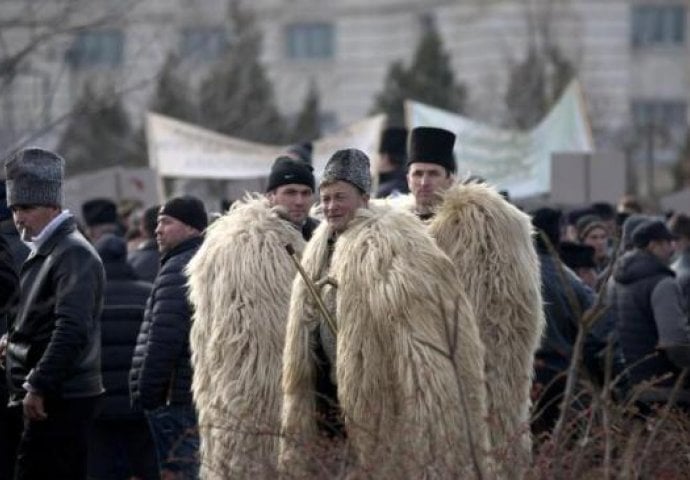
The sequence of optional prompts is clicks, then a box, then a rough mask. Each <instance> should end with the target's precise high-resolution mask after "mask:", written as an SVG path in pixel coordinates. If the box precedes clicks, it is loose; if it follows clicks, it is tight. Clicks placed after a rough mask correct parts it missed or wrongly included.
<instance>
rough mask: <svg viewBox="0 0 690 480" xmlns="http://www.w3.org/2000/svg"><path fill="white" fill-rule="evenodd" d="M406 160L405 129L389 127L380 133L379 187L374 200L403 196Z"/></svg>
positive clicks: (407, 188) (405, 185)
mask: <svg viewBox="0 0 690 480" xmlns="http://www.w3.org/2000/svg"><path fill="white" fill-rule="evenodd" d="M406 158H407V129H405V128H400V127H390V128H387V129H385V130H384V131H383V133H381V143H380V144H379V161H378V174H379V186H378V190H377V191H376V198H385V197H389V196H391V195H399V194H405V193H408V192H409V191H410V189H409V187H408V186H407V178H406V173H405V160H406Z"/></svg>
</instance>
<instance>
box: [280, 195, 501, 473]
mask: <svg viewBox="0 0 690 480" xmlns="http://www.w3.org/2000/svg"><path fill="white" fill-rule="evenodd" d="M330 235H331V232H330V231H329V230H328V225H327V224H326V223H322V224H321V226H320V227H319V229H318V230H317V231H316V232H315V234H314V237H313V238H312V240H311V241H310V242H309V244H308V245H307V247H306V250H305V253H304V255H303V262H302V263H303V265H304V267H305V269H306V271H307V273H308V274H309V275H311V276H312V278H314V279H315V280H319V279H323V278H324V277H329V278H331V279H332V280H334V281H335V283H336V285H337V287H336V295H335V306H336V307H335V316H336V319H337V320H336V321H337V324H338V333H337V340H336V364H335V377H336V380H337V388H338V402H339V404H340V408H341V410H342V413H343V419H344V423H345V428H346V432H347V444H348V445H347V446H348V447H349V451H350V452H351V454H352V456H353V457H354V462H355V465H356V466H355V467H354V469H355V471H354V475H355V476H357V472H359V474H362V475H365V476H371V477H374V478H382V477H385V478H415V479H416V478H439V477H440V478H467V477H468V476H473V473H474V469H475V468H483V467H482V465H483V455H484V452H485V451H486V449H487V448H488V436H487V432H486V423H485V415H486V399H485V394H486V392H485V386H484V376H483V372H484V364H483V357H484V351H483V346H482V343H481V340H480V338H479V332H478V330H477V326H476V322H475V318H474V313H473V311H472V308H471V306H470V304H469V302H468V301H467V299H466V297H465V295H464V294H463V293H462V290H461V289H459V287H458V279H457V276H456V273H455V269H454V267H453V265H452V263H451V262H450V260H449V259H448V257H447V256H446V255H445V254H444V253H443V252H442V251H441V250H440V249H439V248H438V247H437V245H436V244H435V242H434V240H433V239H432V238H431V237H430V236H429V235H428V234H427V233H426V232H425V229H424V227H423V225H422V224H421V223H420V222H419V220H418V219H417V218H416V217H414V216H413V215H412V214H410V213H407V212H402V211H393V210H391V209H390V208H389V207H375V208H374V207H372V209H360V210H359V211H358V212H357V214H356V217H355V218H354V219H353V221H352V222H351V223H350V225H349V226H348V229H347V230H346V231H345V232H343V233H342V234H340V236H339V237H338V239H337V241H336V243H335V246H334V250H333V254H332V258H331V261H330V265H329V262H328V239H329V236H330ZM320 321H321V320H320V316H319V314H318V312H317V311H316V310H315V308H314V305H313V301H312V299H311V298H310V297H309V296H308V294H307V290H306V286H305V284H304V282H303V280H302V279H301V278H299V277H297V278H296V279H295V283H294V285H293V290H292V297H291V300H290V314H289V320H288V327H287V336H286V344H285V354H284V358H283V392H284V399H283V417H282V422H283V434H284V438H283V439H282V443H281V468H282V469H283V472H284V473H286V474H287V475H289V476H293V475H295V476H297V477H299V478H301V477H302V476H303V475H309V474H311V475H315V476H319V477H322V476H324V475H326V474H327V473H326V472H323V471H319V469H318V467H317V465H319V463H320V462H319V461H317V459H315V458H314V457H313V455H311V450H310V448H311V446H313V445H315V444H317V443H318V439H317V437H318V431H317V422H316V418H315V406H316V398H315V392H314V385H315V375H316V371H315V370H316V366H315V363H314V361H315V359H314V355H313V348H314V346H313V345H312V344H310V342H311V341H312V339H313V336H312V332H313V331H314V330H315V329H318V328H319V322H320ZM475 462H476V463H475Z"/></svg>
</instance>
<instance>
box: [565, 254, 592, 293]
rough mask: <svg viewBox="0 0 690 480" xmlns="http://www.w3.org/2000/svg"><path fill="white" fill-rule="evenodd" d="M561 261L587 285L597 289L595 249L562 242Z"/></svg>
mask: <svg viewBox="0 0 690 480" xmlns="http://www.w3.org/2000/svg"><path fill="white" fill-rule="evenodd" d="M560 254H561V260H563V263H565V264H566V265H567V266H568V267H569V268H570V269H571V270H572V271H573V272H575V274H576V275H577V276H578V277H580V280H582V281H583V282H584V283H585V285H587V286H588V287H589V288H591V289H593V290H594V289H596V285H597V263H596V262H595V261H594V247H591V246H589V245H581V244H579V243H574V242H562V243H561V247H560Z"/></svg>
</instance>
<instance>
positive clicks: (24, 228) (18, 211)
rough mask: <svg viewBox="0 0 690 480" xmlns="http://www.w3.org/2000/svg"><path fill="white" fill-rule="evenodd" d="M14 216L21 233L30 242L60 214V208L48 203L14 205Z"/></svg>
mask: <svg viewBox="0 0 690 480" xmlns="http://www.w3.org/2000/svg"><path fill="white" fill-rule="evenodd" d="M10 209H11V210H12V218H13V219H14V225H15V226H16V227H17V231H18V232H19V235H21V237H22V240H24V241H25V242H30V241H31V240H32V239H33V238H34V237H36V236H38V234H39V233H41V231H42V230H43V229H44V228H45V227H46V225H48V224H49V223H50V221H51V220H52V219H54V218H55V217H57V216H58V215H59V214H60V209H59V208H58V207H54V206H46V205H12V207H10Z"/></svg>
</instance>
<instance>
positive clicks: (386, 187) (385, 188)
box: [376, 168, 410, 198]
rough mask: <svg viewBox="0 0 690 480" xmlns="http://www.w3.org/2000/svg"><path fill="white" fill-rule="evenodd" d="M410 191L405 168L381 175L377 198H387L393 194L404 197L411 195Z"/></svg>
mask: <svg viewBox="0 0 690 480" xmlns="http://www.w3.org/2000/svg"><path fill="white" fill-rule="evenodd" d="M409 191H410V189H409V188H408V186H407V176H406V174H405V169H404V168H403V169H399V170H395V171H393V172H389V173H382V174H380V175H379V188H378V190H377V191H376V198H385V197H388V196H390V195H393V194H402V195H404V194H406V193H409Z"/></svg>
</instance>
